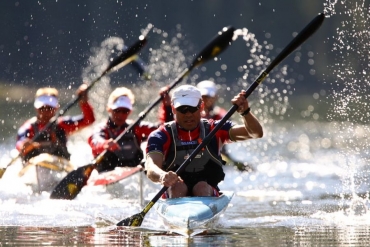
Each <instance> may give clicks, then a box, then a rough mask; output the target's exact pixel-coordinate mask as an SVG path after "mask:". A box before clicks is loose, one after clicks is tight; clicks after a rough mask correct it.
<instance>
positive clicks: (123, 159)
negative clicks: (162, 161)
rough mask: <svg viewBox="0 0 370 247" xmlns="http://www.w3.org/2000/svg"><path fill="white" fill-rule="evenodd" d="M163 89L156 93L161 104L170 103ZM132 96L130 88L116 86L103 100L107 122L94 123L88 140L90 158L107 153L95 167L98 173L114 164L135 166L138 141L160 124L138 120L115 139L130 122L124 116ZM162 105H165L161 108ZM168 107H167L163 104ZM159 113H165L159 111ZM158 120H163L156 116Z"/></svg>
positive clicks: (139, 158) (139, 157) (140, 154)
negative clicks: (95, 125) (97, 124)
mask: <svg viewBox="0 0 370 247" xmlns="http://www.w3.org/2000/svg"><path fill="white" fill-rule="evenodd" d="M166 91H167V88H162V89H161V91H160V94H164V97H163V100H162V103H163V105H169V106H170V105H171V99H170V97H169V95H168V94H167V93H165V92H166ZM134 103H135V97H134V94H133V93H132V91H131V90H130V89H128V88H126V87H119V88H116V89H115V90H114V91H113V92H112V93H111V94H110V96H109V98H108V103H107V112H108V114H109V117H108V121H107V122H105V123H104V124H102V125H100V126H98V128H97V129H96V130H95V131H94V134H93V135H92V136H90V138H89V139H88V142H89V144H90V146H91V149H92V152H93V155H94V157H96V156H98V155H99V154H100V153H102V152H103V151H104V150H107V153H106V154H105V155H104V159H103V160H102V161H101V162H100V163H99V166H98V167H97V168H96V170H97V171H98V172H99V173H101V172H105V171H110V170H113V169H114V168H115V167H135V166H138V165H140V164H141V161H142V159H143V157H144V155H143V152H142V150H141V147H140V146H141V143H142V142H143V141H145V140H146V139H147V137H148V136H149V134H150V133H151V132H152V131H153V130H156V129H157V128H158V126H159V125H160V124H161V123H162V122H161V121H159V122H158V123H150V122H147V121H141V122H140V123H139V124H138V125H137V126H135V127H134V129H133V131H130V132H128V133H127V134H125V135H124V136H123V137H122V138H121V140H119V141H118V142H117V141H115V139H116V138H117V137H118V136H119V135H120V134H121V133H122V132H123V131H125V129H126V128H127V127H128V126H129V125H130V124H131V123H132V122H133V121H132V120H130V119H128V117H129V116H130V114H131V113H132V110H133V104H134ZM164 108H166V107H164ZM167 109H168V107H167ZM163 114H167V113H166V112H165V111H163ZM159 119H164V120H165V119H166V118H165V117H163V116H160V117H159Z"/></svg>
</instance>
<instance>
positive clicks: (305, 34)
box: [117, 14, 325, 226]
mask: <svg viewBox="0 0 370 247" xmlns="http://www.w3.org/2000/svg"><path fill="white" fill-rule="evenodd" d="M324 18H325V16H324V14H319V15H318V16H317V17H315V18H314V19H313V20H312V21H311V22H310V23H309V24H308V25H307V26H306V27H305V28H304V29H303V30H302V31H301V32H300V33H299V34H298V35H297V36H296V37H295V38H294V39H293V40H292V41H291V42H290V43H289V44H288V45H287V46H286V47H285V48H284V50H283V51H281V52H280V54H279V55H278V56H277V57H276V58H275V59H274V60H273V61H272V62H271V64H270V65H269V66H268V67H267V68H266V69H265V70H264V71H263V72H262V74H261V75H260V76H258V78H257V79H256V80H255V81H254V82H253V83H252V85H251V86H250V87H249V88H248V89H247V91H246V94H245V97H246V98H247V97H248V96H249V95H250V94H251V93H252V92H253V91H254V89H255V88H256V87H257V86H258V85H259V84H260V83H261V82H262V81H263V80H264V78H265V77H266V76H267V75H268V73H269V72H270V71H271V70H272V69H273V68H274V67H275V66H276V65H278V64H279V63H280V62H281V61H282V60H283V59H285V58H286V57H287V56H288V55H289V54H290V53H291V52H293V51H294V50H295V49H296V48H297V47H298V46H300V45H301V44H302V43H303V42H305V41H306V40H307V39H308V38H309V37H310V36H311V35H312V34H313V33H314V32H315V31H316V30H317V29H318V28H319V27H320V26H321V24H322V22H323V21H324ZM237 109H238V106H237V105H233V106H232V107H231V108H230V110H229V111H228V112H227V113H226V115H225V116H224V117H223V118H222V119H221V120H220V122H219V123H218V124H217V126H216V127H215V128H214V129H213V130H212V131H211V132H210V133H209V134H208V135H207V136H206V137H205V138H204V139H203V141H202V142H201V143H200V144H199V145H198V146H197V148H195V149H194V151H193V152H192V153H191V154H190V155H189V157H188V158H187V159H186V160H185V161H184V162H183V163H182V164H181V166H180V167H179V168H178V169H177V170H176V174H180V173H181V172H182V171H183V170H185V168H186V166H187V165H188V164H189V163H190V162H191V161H192V160H193V159H194V158H195V156H196V155H197V154H198V153H199V151H200V150H201V149H202V148H204V147H205V146H206V145H207V144H208V143H209V142H210V141H211V139H212V138H213V137H214V135H215V134H216V132H217V131H218V130H219V129H220V128H221V127H222V126H223V125H224V123H225V122H226V121H227V120H228V119H229V118H230V117H231V115H232V114H234V112H235V111H236V110H237ZM167 189H168V188H167V187H165V186H164V187H163V188H162V189H161V190H160V191H159V192H158V193H157V194H156V195H155V196H154V198H153V199H152V200H151V201H150V202H149V203H148V204H147V205H146V206H145V207H144V209H143V210H142V211H141V212H140V213H138V214H135V215H133V216H131V217H129V218H126V219H123V220H121V221H120V222H118V223H117V226H141V223H142V222H143V220H144V217H145V215H146V213H147V212H148V211H149V210H150V209H151V208H152V207H153V205H154V204H155V203H156V202H157V201H158V200H159V198H160V197H161V196H162V194H163V193H164V192H165V191H166V190H167Z"/></svg>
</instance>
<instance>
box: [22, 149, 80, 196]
mask: <svg viewBox="0 0 370 247" xmlns="http://www.w3.org/2000/svg"><path fill="white" fill-rule="evenodd" d="M73 169H74V167H73V165H71V163H70V162H69V161H68V160H66V159H64V158H61V157H58V156H55V155H50V154H47V153H42V154H40V155H38V156H35V157H33V158H31V159H30V160H29V161H28V163H27V164H26V165H25V166H24V167H23V168H22V170H21V171H20V172H19V174H18V175H19V176H20V177H21V179H22V180H23V182H24V183H25V184H27V185H30V186H31V188H32V190H33V192H37V193H41V192H42V191H51V190H52V189H53V188H54V187H55V186H56V185H57V184H58V183H59V182H60V181H61V180H62V179H63V178H64V177H65V176H66V175H67V173H68V172H70V171H72V170H73Z"/></svg>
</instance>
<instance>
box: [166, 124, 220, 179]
mask: <svg viewBox="0 0 370 247" xmlns="http://www.w3.org/2000/svg"><path fill="white" fill-rule="evenodd" d="M165 128H166V130H167V131H168V133H169V134H170V137H171V139H172V141H171V144H170V147H169V152H168V155H167V158H166V160H165V162H164V166H163V167H164V170H167V171H176V170H177V169H178V168H179V166H180V165H181V164H182V163H183V162H184V161H185V160H186V159H187V158H188V157H189V155H190V154H191V153H192V152H193V151H194V149H196V148H197V146H198V145H199V143H200V142H201V140H203V139H204V138H205V137H206V136H207V135H208V134H209V132H210V124H209V123H208V121H207V120H205V119H203V120H202V121H201V122H200V134H199V139H198V140H196V141H189V142H183V141H181V140H180V139H179V138H178V132H177V127H176V123H175V122H174V121H172V122H169V123H167V124H166V126H165ZM217 148H218V143H217V139H216V138H212V139H211V141H210V143H208V145H206V146H205V147H204V148H203V149H202V150H201V151H200V152H199V153H198V154H197V155H196V156H195V158H194V159H193V160H192V161H191V162H190V163H189V164H188V165H187V166H186V168H185V170H184V172H183V173H185V174H186V175H187V176H189V175H190V176H191V174H199V173H201V174H202V175H203V176H204V177H206V178H207V182H208V183H209V184H210V185H212V186H217V184H218V183H219V182H220V181H222V180H223V179H224V177H225V173H224V172H223V169H222V166H223V165H224V164H225V162H224V161H223V160H222V158H221V156H220V155H218V152H217ZM180 176H182V175H181V174H180ZM184 177H185V176H184Z"/></svg>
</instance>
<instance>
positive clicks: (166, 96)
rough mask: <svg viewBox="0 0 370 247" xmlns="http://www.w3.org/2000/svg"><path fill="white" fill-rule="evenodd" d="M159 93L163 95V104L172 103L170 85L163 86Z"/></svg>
mask: <svg viewBox="0 0 370 247" xmlns="http://www.w3.org/2000/svg"><path fill="white" fill-rule="evenodd" d="M159 95H160V96H161V97H162V102H163V105H165V106H169V105H171V97H170V94H169V92H168V86H166V87H162V88H161V89H160V90H159Z"/></svg>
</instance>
